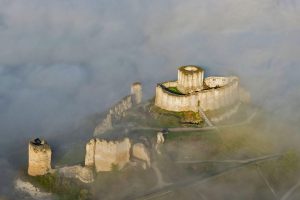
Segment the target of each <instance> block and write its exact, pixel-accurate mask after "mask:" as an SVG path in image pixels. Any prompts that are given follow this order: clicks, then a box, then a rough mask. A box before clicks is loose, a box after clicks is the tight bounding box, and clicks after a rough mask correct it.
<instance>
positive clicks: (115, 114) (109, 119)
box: [94, 82, 143, 136]
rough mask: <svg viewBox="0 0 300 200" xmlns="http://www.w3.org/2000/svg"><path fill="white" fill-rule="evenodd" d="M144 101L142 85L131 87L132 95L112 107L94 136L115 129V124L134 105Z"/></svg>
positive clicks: (97, 127) (134, 84)
mask: <svg viewBox="0 0 300 200" xmlns="http://www.w3.org/2000/svg"><path fill="white" fill-rule="evenodd" d="M142 99H143V93H142V84H141V83H139V82H137V83H133V84H132V86H131V95H128V96H126V97H124V98H123V99H122V100H121V101H119V102H118V103H117V104H115V105H114V106H112V107H111V108H110V110H109V112H108V113H107V114H106V116H105V117H104V119H103V120H102V121H101V122H100V123H99V124H98V125H97V126H96V128H95V130H94V136H98V135H101V134H103V133H105V132H106V131H109V130H111V129H112V128H113V124H114V123H115V122H118V121H119V120H121V119H122V118H123V117H125V116H126V112H127V111H128V110H129V109H130V108H132V106H133V105H136V104H140V103H141V102H142Z"/></svg>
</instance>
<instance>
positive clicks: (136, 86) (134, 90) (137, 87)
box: [131, 82, 143, 104]
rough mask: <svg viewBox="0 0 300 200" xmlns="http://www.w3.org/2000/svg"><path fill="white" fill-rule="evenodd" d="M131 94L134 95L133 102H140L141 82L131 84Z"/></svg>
mask: <svg viewBox="0 0 300 200" xmlns="http://www.w3.org/2000/svg"><path fill="white" fill-rule="evenodd" d="M131 95H132V96H133V97H134V103H135V104H140V103H141V102H142V98H143V93H142V84H141V83H140V82H136V83H133V84H132V85H131Z"/></svg>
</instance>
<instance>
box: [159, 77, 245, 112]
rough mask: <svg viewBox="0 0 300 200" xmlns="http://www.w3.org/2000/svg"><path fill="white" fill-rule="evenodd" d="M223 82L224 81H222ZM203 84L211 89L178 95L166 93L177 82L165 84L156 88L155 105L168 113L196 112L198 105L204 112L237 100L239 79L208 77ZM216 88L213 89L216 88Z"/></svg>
mask: <svg viewBox="0 0 300 200" xmlns="http://www.w3.org/2000/svg"><path fill="white" fill-rule="evenodd" d="M223 80H224V81H223ZM205 84H207V85H208V86H211V87H213V88H209V89H205V90H202V91H200V92H194V93H191V94H186V95H180V94H174V93H172V92H170V91H168V89H167V88H168V87H176V86H177V82H176V81H171V82H165V83H162V84H158V85H157V87H156V98H155V105H156V106H158V107H160V108H162V109H165V110H169V111H175V112H182V111H194V112H197V111H198V103H200V106H201V108H202V109H203V110H204V111H207V110H216V109H219V108H221V107H225V106H229V105H232V104H234V103H236V102H237V101H238V100H239V79H238V78H237V77H208V78H206V79H205ZM217 85H218V86H219V87H218V88H214V87H216V86H217Z"/></svg>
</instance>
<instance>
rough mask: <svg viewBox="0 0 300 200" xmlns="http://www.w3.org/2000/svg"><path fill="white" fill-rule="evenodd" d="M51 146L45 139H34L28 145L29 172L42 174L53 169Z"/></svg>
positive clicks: (30, 173) (36, 174)
mask: <svg viewBox="0 0 300 200" xmlns="http://www.w3.org/2000/svg"><path fill="white" fill-rule="evenodd" d="M51 154H52V151H51V148H50V146H49V145H48V144H47V142H46V141H45V140H40V139H39V138H37V139H35V140H32V141H30V142H29V145H28V156H29V157H28V174H29V175H30V176H42V175H45V174H47V173H49V172H50V171H51Z"/></svg>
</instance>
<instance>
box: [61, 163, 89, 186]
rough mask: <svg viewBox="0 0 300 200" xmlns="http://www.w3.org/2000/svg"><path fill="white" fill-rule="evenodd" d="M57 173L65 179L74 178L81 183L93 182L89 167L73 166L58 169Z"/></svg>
mask: <svg viewBox="0 0 300 200" xmlns="http://www.w3.org/2000/svg"><path fill="white" fill-rule="evenodd" d="M57 172H58V173H59V174H60V175H62V176H64V177H66V178H75V179H78V180H80V181H81V182H83V183H92V182H93V181H94V173H93V170H92V169H91V168H89V167H82V166H80V165H74V166H68V167H62V168H59V169H58V170H57Z"/></svg>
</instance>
